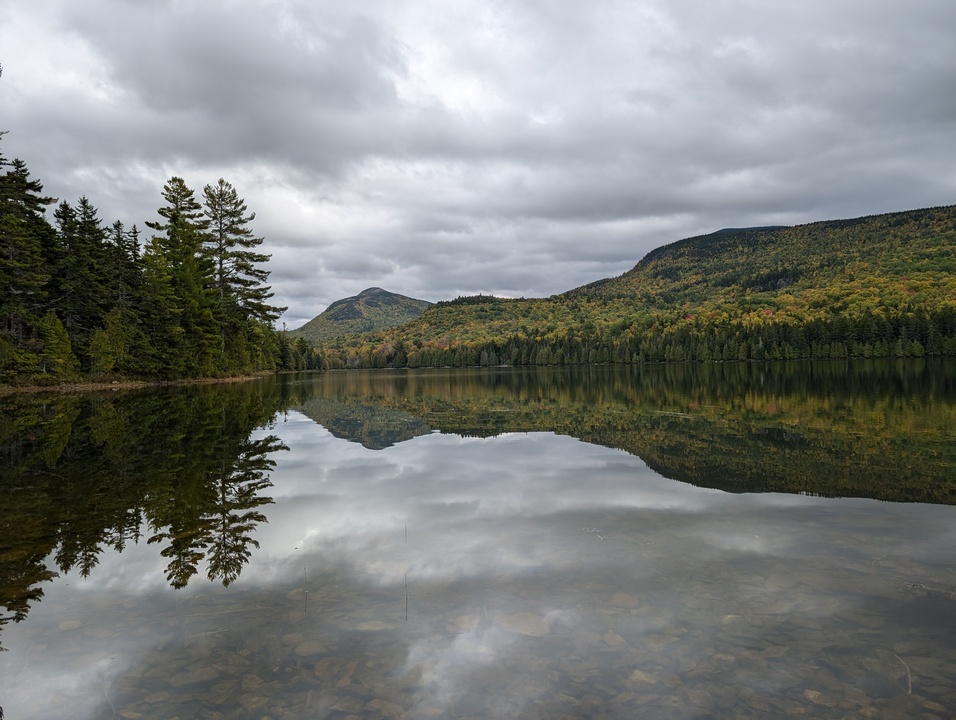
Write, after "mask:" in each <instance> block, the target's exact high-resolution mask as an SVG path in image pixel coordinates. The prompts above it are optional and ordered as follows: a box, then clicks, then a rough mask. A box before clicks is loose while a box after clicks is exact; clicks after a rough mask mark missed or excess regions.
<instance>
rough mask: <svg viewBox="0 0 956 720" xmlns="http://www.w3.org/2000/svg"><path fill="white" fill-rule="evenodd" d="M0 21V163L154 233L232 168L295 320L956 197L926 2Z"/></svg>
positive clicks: (655, 0) (52, 6)
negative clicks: (12, 163)
mask: <svg viewBox="0 0 956 720" xmlns="http://www.w3.org/2000/svg"><path fill="white" fill-rule="evenodd" d="M7 10H8V12H7V11H5V13H4V18H2V19H0V48H2V51H0V52H2V57H0V62H2V63H3V65H4V76H3V77H2V78H0V109H2V113H0V127H2V128H3V129H8V130H10V131H11V133H10V135H8V136H6V137H5V139H4V141H3V150H4V153H5V154H6V155H7V156H10V157H22V158H23V159H24V160H26V161H27V163H28V165H29V167H30V168H31V170H32V171H33V174H34V175H35V176H36V177H38V178H39V179H40V180H42V181H43V182H44V183H45V185H46V189H47V190H48V191H49V192H50V193H51V194H54V195H57V196H60V197H62V198H63V199H70V200H72V199H75V198H76V197H78V196H79V195H81V194H86V195H88V196H89V197H90V199H91V200H92V201H93V203H94V204H95V205H97V206H98V207H99V208H100V210H101V215H102V216H103V218H104V221H106V222H111V221H112V220H113V219H116V218H120V219H122V220H123V221H124V222H126V223H127V224H132V223H133V222H137V223H139V224H140V225H141V226H142V224H143V221H144V220H147V219H151V218H152V217H153V216H154V214H155V209H156V207H157V206H158V205H159V204H160V191H161V188H162V184H163V182H164V181H165V180H166V179H167V178H168V177H169V176H170V175H172V174H179V175H182V176H183V177H185V178H186V180H187V182H188V183H190V184H191V186H192V187H194V188H196V189H197V191H198V190H200V189H201V187H202V186H203V185H204V184H205V183H207V182H213V181H215V179H216V178H218V177H220V176H222V177H226V178H227V179H228V180H230V181H231V182H233V184H235V185H236V187H237V189H238V190H239V191H240V193H241V194H242V195H243V196H244V197H245V199H246V200H247V202H248V204H249V206H250V208H251V209H253V210H255V211H256V212H257V214H258V215H257V221H256V228H255V229H256V231H257V233H258V234H260V235H264V236H265V237H266V241H267V246H266V248H265V251H266V252H271V253H272V254H273V263H272V266H271V269H272V283H273V286H274V289H275V290H276V301H277V302H280V303H281V304H284V305H288V306H289V311H288V313H287V314H286V316H285V318H284V319H285V320H286V321H287V322H288V323H289V325H290V326H292V327H294V326H297V325H298V324H301V322H304V321H305V320H308V319H309V318H311V317H312V316H313V315H315V314H316V313H317V312H318V311H320V310H321V309H322V308H323V307H324V306H325V305H326V304H328V303H329V302H331V301H333V300H336V299H338V298H340V297H344V296H346V295H351V294H354V293H356V292H358V291H360V290H362V289H364V288H365V287H369V286H372V285H378V286H381V287H386V288H388V289H390V290H393V291H396V292H401V293H404V294H408V295H414V296H417V297H422V298H425V299H429V300H439V299H446V298H449V297H454V296H455V295H456V294H462V293H473V292H497V293H501V294H508V295H525V296H534V295H548V294H551V293H554V292H560V291H563V290H566V289H569V288H571V287H575V286H577V285H580V284H583V283H586V282H590V281H592V280H596V279H599V278H601V277H606V276H609V275H615V274H619V273H620V272H623V271H624V270H626V269H628V268H629V267H631V266H632V265H633V264H634V263H635V262H637V260H639V259H640V257H641V256H643V254H644V253H645V252H647V251H648V250H650V249H652V248H653V247H656V246H658V245H661V244H663V243H666V242H670V241H673V240H676V239H679V238H681V237H686V236H688V235H693V234H697V233H700V232H707V231H710V230H715V229H717V228H720V227H725V226H742V225H750V224H764V223H769V222H772V223H794V222H804V221H812V220H817V219H824V218H837V217H851V216H856V215H862V214H870V213H877V212H887V211H892V210H900V209H906V208H912V207H922V206H929V205H940V204H949V203H952V202H953V199H954V196H956V171H954V169H953V168H954V167H956V163H954V159H956V158H954V156H956V146H954V145H953V143H952V138H953V136H954V130H956V95H954V93H953V92H952V88H953V87H956V45H954V43H952V40H951V37H950V34H951V29H952V27H954V26H956V6H953V5H952V4H951V3H946V2H940V1H937V0H920V1H919V2H916V3H909V4H906V5H903V4H900V3H898V2H891V1H890V0H867V1H866V2H864V1H863V0H852V1H851V2H845V3H838V4H834V3H829V2H825V1H824V0H809V1H808V2H801V3H783V4H780V3H774V4H767V3H760V2H756V1H752V0H736V1H734V2H730V3H721V4H720V5H715V4H713V3H707V2H704V1H703V0H679V1H678V2H664V1H663V0H651V1H649V2H645V3H641V4H635V3H629V2H623V0H622V1H620V2H607V3H600V4H590V5H588V4H580V3H571V2H555V1H549V2H544V1H540V2H529V3H521V4H517V5H515V4H503V3H461V4H459V3H456V4H454V5H448V4H444V5H441V6H436V5H435V4H434V3H425V2H417V1H415V0H404V1H403V2H398V3H392V2H378V1H376V0H367V1H364V2H357V3H350V4H348V5H347V6H344V5H343V6H335V5H331V6H330V5H328V4H318V5H317V4H314V3H306V2H302V1H300V0H282V1H280V0H241V1H239V2H230V3H225V2H208V3H200V4H197V3H187V2H181V1H177V0H170V1H168V2H163V3H149V4H142V3H131V2H124V1H123V0H95V1H94V2H89V3H84V4H83V5H82V6H80V5H77V4H76V3H70V2H68V1H67V0H41V1H39V2H36V3H29V4H27V3H22V4H19V5H18V6H16V7H10V8H7Z"/></svg>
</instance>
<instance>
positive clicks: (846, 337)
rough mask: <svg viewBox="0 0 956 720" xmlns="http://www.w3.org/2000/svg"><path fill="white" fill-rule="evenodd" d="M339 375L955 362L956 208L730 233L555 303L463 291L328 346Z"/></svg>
mask: <svg viewBox="0 0 956 720" xmlns="http://www.w3.org/2000/svg"><path fill="white" fill-rule="evenodd" d="M321 347H322V349H323V353H324V355H325V360H326V361H327V362H328V363H329V364H330V365H331V366H332V367H344V368H352V367H358V368H362V367H373V368H374V367H431V366H450V367H458V366H489V365H571V364H602V363H628V364H632V363H638V364H639V363H657V362H704V363H707V362H722V361H758V362H762V361H775V360H803V359H843V358H877V357H881V358H908V357H935V356H953V355H956V206H948V207H940V208H928V209H922V210H911V211H906V212H899V213H889V214H884V215H874V216H869V217H863V218H858V219H855V220H838V221H826V222H817V223H811V224H808V225H800V226H795V227H768V228H752V229H741V230H724V231H719V232H716V233H712V234H710V235H704V236H699V237H695V238H688V239H686V240H680V241H678V242H675V243H671V244H670V245H665V246H663V247H660V248H658V249H657V250H654V251H652V252H650V253H648V255H647V256H646V257H645V258H644V259H643V260H641V261H640V262H639V263H638V264H637V265H636V266H635V267H634V268H633V269H632V270H630V271H628V272H627V273H624V274H623V275H621V276H619V277H616V278H609V279H606V280H601V281H598V282H595V283H592V284H590V285H586V286H583V287H580V288H577V289H574V290H571V291H569V292H566V293H563V294H560V295H554V296H552V297H550V298H542V299H524V298H520V299H506V298H498V297H492V296H485V295H479V296H473V297H462V298H458V299H456V300H453V301H449V302H441V303H437V304H436V305H435V306H434V307H431V308H429V309H428V310H427V311H426V312H425V313H423V314H422V315H421V316H420V317H419V318H417V319H416V320H414V321H412V322H409V323H407V324H405V325H403V326H401V327H399V328H395V329H392V330H389V331H384V332H379V333H366V334H353V335H347V336H343V337H340V338H336V339H333V340H329V341H327V342H326V343H324V344H323V345H322V346H321Z"/></svg>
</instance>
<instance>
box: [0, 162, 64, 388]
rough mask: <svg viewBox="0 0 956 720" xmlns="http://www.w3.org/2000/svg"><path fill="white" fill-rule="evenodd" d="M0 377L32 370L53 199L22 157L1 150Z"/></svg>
mask: <svg viewBox="0 0 956 720" xmlns="http://www.w3.org/2000/svg"><path fill="white" fill-rule="evenodd" d="M4 168H9V169H8V170H6V172H4V173H3V174H2V175H0V376H3V377H4V378H8V379H12V377H14V376H16V375H18V374H24V373H29V372H31V371H32V370H34V369H35V363H36V361H37V359H38V358H37V355H36V352H35V350H36V349H37V348H36V340H37V323H38V321H39V319H40V317H41V316H42V314H43V310H44V301H45V291H44V285H45V283H46V280H47V278H48V272H47V269H46V267H45V265H44V255H45V253H44V251H45V250H46V249H49V248H50V247H51V246H52V243H53V228H52V227H51V226H50V224H49V222H47V220H46V217H45V216H44V211H45V209H46V206H47V205H51V204H52V203H54V202H55V199H54V198H51V197H47V196H44V195H43V194H42V193H43V185H42V184H41V183H40V182H39V181H38V180H33V179H31V178H30V171H29V170H28V169H27V166H26V164H25V163H24V162H23V161H22V160H13V161H12V162H8V161H7V160H6V159H5V158H4V157H3V156H2V154H0V170H3V169H4Z"/></svg>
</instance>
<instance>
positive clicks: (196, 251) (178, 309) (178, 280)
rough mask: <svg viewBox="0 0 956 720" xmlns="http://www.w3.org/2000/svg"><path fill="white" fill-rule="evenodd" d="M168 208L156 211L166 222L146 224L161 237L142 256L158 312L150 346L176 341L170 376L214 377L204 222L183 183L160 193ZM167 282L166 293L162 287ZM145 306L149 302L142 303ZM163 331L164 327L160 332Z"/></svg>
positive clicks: (217, 346) (215, 344) (216, 353)
mask: <svg viewBox="0 0 956 720" xmlns="http://www.w3.org/2000/svg"><path fill="white" fill-rule="evenodd" d="M163 198H164V199H165V200H166V202H167V205H166V206H165V207H162V208H160V209H159V211H158V212H159V215H160V216H161V217H163V218H164V219H165V220H166V222H147V223H146V224H147V225H148V226H149V227H150V228H152V229H154V230H158V231H160V232H161V233H162V234H161V235H154V236H153V238H152V241H151V242H150V244H149V246H148V247H147V249H146V252H145V253H144V260H145V261H146V264H147V275H148V278H147V284H148V285H149V284H150V283H152V287H150V288H149V290H150V291H151V292H152V293H153V295H154V297H160V298H162V302H163V305H162V307H160V308H158V310H159V311H160V315H161V319H162V322H161V323H159V324H154V326H153V329H154V330H159V331H160V334H158V335H154V336H153V337H152V338H150V340H151V342H152V343H154V344H155V343H166V342H168V340H169V338H167V337H164V335H163V334H162V333H164V332H167V331H171V332H172V333H173V334H174V335H179V339H180V341H181V342H180V344H179V345H178V348H177V349H178V357H174V358H173V357H170V358H168V359H169V360H172V361H173V362H172V366H173V368H174V370H173V372H172V373H171V374H176V375H183V374H185V375H190V376H197V377H199V376H209V375H214V374H216V372H217V371H218V369H219V359H220V356H221V343H220V326H219V323H218V322H217V320H216V317H215V308H216V302H215V296H214V295H213V292H212V287H213V266H212V263H211V262H210V258H209V255H208V253H206V252H205V250H204V247H203V243H204V242H205V240H206V229H207V227H208V221H207V220H206V219H205V218H204V216H203V213H202V207H201V206H200V205H199V203H198V202H197V201H196V199H195V196H194V194H193V191H192V190H191V189H190V188H189V187H187V185H186V183H185V182H184V181H183V179H182V178H179V177H172V178H170V180H169V182H167V183H166V185H165V186H164V187H163ZM167 281H168V283H169V287H168V289H167V288H165V287H162V286H163V285H164V284H165V283H166V282H167ZM144 301H145V302H147V303H148V302H149V301H150V298H149V297H144ZM164 326H166V327H165V328H164Z"/></svg>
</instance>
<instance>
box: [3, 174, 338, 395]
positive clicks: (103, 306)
mask: <svg viewBox="0 0 956 720" xmlns="http://www.w3.org/2000/svg"><path fill="white" fill-rule="evenodd" d="M0 172H2V174H0V382H3V383H52V382H62V381H68V380H73V379H79V378H81V377H99V378H107V377H109V378H116V377H128V378H185V377H214V376H233V375H239V374H244V373H249V372H255V371H262V370H276V369H285V368H288V369H305V368H310V367H315V366H317V365H318V364H319V360H318V356H317V355H316V354H315V352H314V351H313V349H312V348H311V346H309V345H308V344H307V343H305V342H299V341H291V340H289V339H287V338H286V337H285V335H284V334H283V333H279V332H277V331H276V330H275V329H274V327H273V323H274V321H275V319H276V318H277V317H278V316H279V314H280V313H281V312H282V311H283V310H284V308H279V307H275V306H273V305H270V304H269V299H270V298H271V297H272V292H271V290H270V288H269V286H268V284H267V279H268V276H269V273H268V271H266V270H265V269H264V268H263V267H262V266H263V264H264V263H265V262H266V261H267V260H268V259H269V256H268V255H264V254H261V253H259V252H258V251H257V246H258V245H259V244H260V243H261V242H262V238H259V237H255V236H254V234H253V233H252V231H251V229H250V223H251V221H252V220H253V219H254V218H255V213H249V212H248V209H247V207H246V204H245V202H244V201H243V200H242V198H240V197H239V195H238V194H237V192H236V190H235V188H234V187H233V186H232V185H231V184H230V183H228V182H226V181H225V180H222V179H220V180H219V181H218V183H216V184H214V185H206V186H205V188H204V189H203V195H202V203H200V202H199V201H197V199H196V198H195V195H194V192H193V190H192V189H190V188H189V187H187V186H186V184H185V182H184V181H183V180H182V179H181V178H179V177H172V178H170V180H169V181H168V182H167V183H166V185H165V186H164V188H163V193H162V197H163V200H164V201H165V204H164V205H163V206H162V207H161V208H159V211H158V213H159V216H160V217H161V221H159V222H147V223H146V225H147V226H148V227H149V228H150V229H151V230H153V231H154V234H152V235H151V236H150V237H149V238H146V239H144V238H143V237H142V235H141V233H140V230H139V228H138V227H137V226H136V225H133V226H132V227H130V228H127V227H126V226H125V225H124V224H123V223H122V222H121V221H119V220H117V221H116V222H114V223H113V224H112V225H110V226H109V227H106V226H104V224H103V222H102V221H101V219H100V218H99V217H98V214H97V209H96V208H95V207H94V206H93V204H92V203H91V202H90V201H89V199H88V198H86V197H81V198H79V200H78V202H77V203H76V204H75V205H73V204H71V203H69V202H67V201H65V200H64V201H62V202H59V203H58V204H57V200H56V199H55V198H52V197H47V196H45V195H44V194H43V185H42V184H41V183H40V182H39V181H38V180H35V179H33V178H31V177H30V172H29V170H28V169H27V166H26V164H25V163H24V162H23V161H21V160H13V161H8V160H6V159H5V158H4V157H3V156H2V155H0ZM51 205H52V206H55V207H54V210H53V222H52V223H51V222H50V220H49V219H48V218H47V216H46V209H47V208H48V207H49V206H51Z"/></svg>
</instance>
